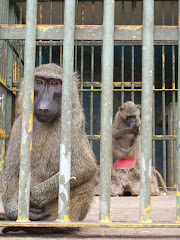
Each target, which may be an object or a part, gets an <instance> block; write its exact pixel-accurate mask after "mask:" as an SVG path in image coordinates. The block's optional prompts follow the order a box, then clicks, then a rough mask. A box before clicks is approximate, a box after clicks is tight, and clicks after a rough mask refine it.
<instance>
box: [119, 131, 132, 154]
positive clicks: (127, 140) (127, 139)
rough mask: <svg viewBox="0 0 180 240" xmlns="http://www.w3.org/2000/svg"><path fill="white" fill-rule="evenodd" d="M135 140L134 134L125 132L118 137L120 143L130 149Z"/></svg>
mask: <svg viewBox="0 0 180 240" xmlns="http://www.w3.org/2000/svg"><path fill="white" fill-rule="evenodd" d="M133 142H134V134H124V135H123V136H121V138H119V139H118V143H119V144H120V146H121V147H123V148H124V149H126V150H127V149H128V148H130V147H131V146H132V144H133Z"/></svg>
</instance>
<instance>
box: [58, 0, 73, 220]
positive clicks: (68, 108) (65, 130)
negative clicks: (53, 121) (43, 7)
mask: <svg viewBox="0 0 180 240" xmlns="http://www.w3.org/2000/svg"><path fill="white" fill-rule="evenodd" d="M74 24H75V0H65V12H64V44H63V86H62V87H63V88H62V112H61V113H62V118H61V119H62V122H61V146H60V170H59V171H60V175H59V208H58V209H59V214H58V219H59V220H61V221H68V220H69V196H70V183H69V180H70V172H71V120H72V87H73V69H74Z"/></svg>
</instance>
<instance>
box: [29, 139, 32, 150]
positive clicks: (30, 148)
mask: <svg viewBox="0 0 180 240" xmlns="http://www.w3.org/2000/svg"><path fill="white" fill-rule="evenodd" d="M29 151H30V152H31V151H32V139H31V144H30V149H29Z"/></svg>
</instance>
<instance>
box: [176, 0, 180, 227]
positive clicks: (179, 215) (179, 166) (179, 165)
mask: <svg viewBox="0 0 180 240" xmlns="http://www.w3.org/2000/svg"><path fill="white" fill-rule="evenodd" d="M178 29H179V32H178V37H179V40H178V124H177V130H178V136H177V161H176V173H177V175H176V176H177V179H176V186H177V202H176V221H177V222H178V223H179V222H180V0H179V1H178Z"/></svg>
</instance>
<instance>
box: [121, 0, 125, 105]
mask: <svg viewBox="0 0 180 240" xmlns="http://www.w3.org/2000/svg"><path fill="white" fill-rule="evenodd" d="M121 15H122V16H121V21H122V25H124V1H122V14H121ZM121 82H122V86H121V90H122V92H121V105H123V103H124V46H122V47H121Z"/></svg>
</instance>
